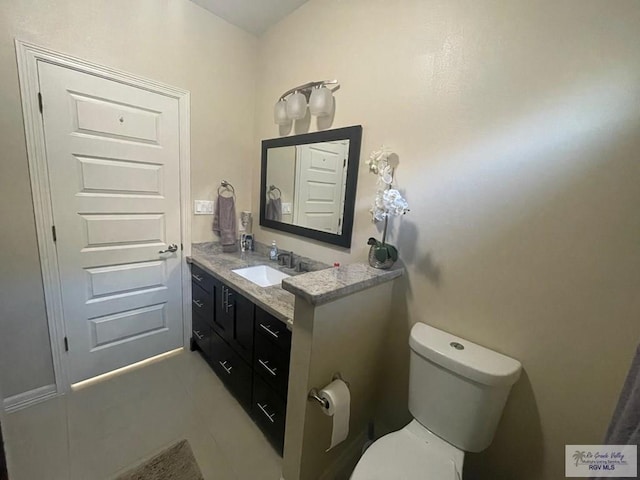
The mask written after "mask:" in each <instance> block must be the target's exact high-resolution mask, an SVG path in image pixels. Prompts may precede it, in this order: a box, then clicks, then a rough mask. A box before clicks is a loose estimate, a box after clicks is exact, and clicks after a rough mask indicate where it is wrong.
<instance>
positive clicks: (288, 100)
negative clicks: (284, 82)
mask: <svg viewBox="0 0 640 480" xmlns="http://www.w3.org/2000/svg"><path fill="white" fill-rule="evenodd" d="M327 85H334V86H333V87H331V88H329V87H327ZM338 88H340V84H339V83H338V81H337V80H321V81H319V82H309V83H305V84H304V85H298V86H297V87H294V88H292V89H290V90H287V91H286V92H285V93H283V94H282V95H280V98H279V99H278V102H277V103H276V104H275V106H274V108H273V121H274V122H275V123H276V124H277V125H287V124H289V123H290V122H291V121H292V120H300V119H302V118H304V117H305V115H306V114H307V106H308V107H309V112H311V114H312V115H315V116H316V117H325V116H327V115H331V113H332V112H333V92H335V91H336V90H337V89H338Z"/></svg>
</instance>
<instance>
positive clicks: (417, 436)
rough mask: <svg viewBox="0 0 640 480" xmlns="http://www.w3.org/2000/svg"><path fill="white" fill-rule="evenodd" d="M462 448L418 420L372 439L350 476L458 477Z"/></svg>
mask: <svg viewBox="0 0 640 480" xmlns="http://www.w3.org/2000/svg"><path fill="white" fill-rule="evenodd" d="M463 460H464V452H463V451H462V450H459V449H457V448H456V447H454V446H453V445H451V444H449V443H447V442H445V441H444V440H442V439H441V438H440V437H438V436H437V435H434V434H433V433H431V432H430V431H429V430H427V429H426V428H425V427H423V426H422V425H420V423H419V422H418V421H417V420H413V421H412V422H411V423H409V425H407V426H406V427H404V428H403V429H402V430H398V431H397V432H392V433H389V434H388V435H385V436H384V437H381V438H380V439H378V440H377V441H375V442H374V443H373V444H372V445H371V446H370V447H369V448H368V449H367V451H366V452H365V453H364V455H363V456H362V458H361V459H360V461H359V462H358V465H357V466H356V468H355V470H354V471H353V473H352V474H351V480H394V479H403V480H405V479H406V480H410V479H421V480H460V479H461V478H462V463H463Z"/></svg>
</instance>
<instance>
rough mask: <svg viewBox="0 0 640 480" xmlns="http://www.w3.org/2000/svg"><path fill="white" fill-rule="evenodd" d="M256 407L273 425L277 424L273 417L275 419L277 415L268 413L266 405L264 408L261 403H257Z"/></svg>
mask: <svg viewBox="0 0 640 480" xmlns="http://www.w3.org/2000/svg"><path fill="white" fill-rule="evenodd" d="M256 405H258V408H259V409H260V410H261V411H262V413H264V416H265V417H267V418H268V419H269V421H270V422H271V423H276V422H275V420H274V419H273V417H275V416H276V414H275V413H269V412H267V404H266V403H265V404H264V406H262V405H260V402H257V403H256Z"/></svg>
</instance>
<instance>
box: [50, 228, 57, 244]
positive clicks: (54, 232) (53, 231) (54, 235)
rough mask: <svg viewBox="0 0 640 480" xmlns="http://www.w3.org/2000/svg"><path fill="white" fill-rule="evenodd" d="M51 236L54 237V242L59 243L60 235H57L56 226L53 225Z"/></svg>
mask: <svg viewBox="0 0 640 480" xmlns="http://www.w3.org/2000/svg"><path fill="white" fill-rule="evenodd" d="M51 235H53V241H54V242H57V241H58V235H57V234H56V226H55V225H51Z"/></svg>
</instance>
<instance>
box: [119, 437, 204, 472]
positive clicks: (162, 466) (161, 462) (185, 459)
mask: <svg viewBox="0 0 640 480" xmlns="http://www.w3.org/2000/svg"><path fill="white" fill-rule="evenodd" d="M116 480H204V477H203V476H202V473H201V472H200V468H199V467H198V464H197V463H196V459H195V457H194V456H193V452H192V451H191V447H190V446H189V442H188V441H186V440H182V441H181V442H178V443H176V444H175V445H173V446H171V447H169V448H167V449H166V450H164V451H162V452H160V453H159V454H158V455H156V456H155V457H153V458H152V459H150V460H147V461H146V462H144V463H143V464H142V465H139V466H138V467H135V468H133V469H131V470H129V471H128V472H126V473H125V474H123V475H120V476H119V477H118V478H117V479H116Z"/></svg>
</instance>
